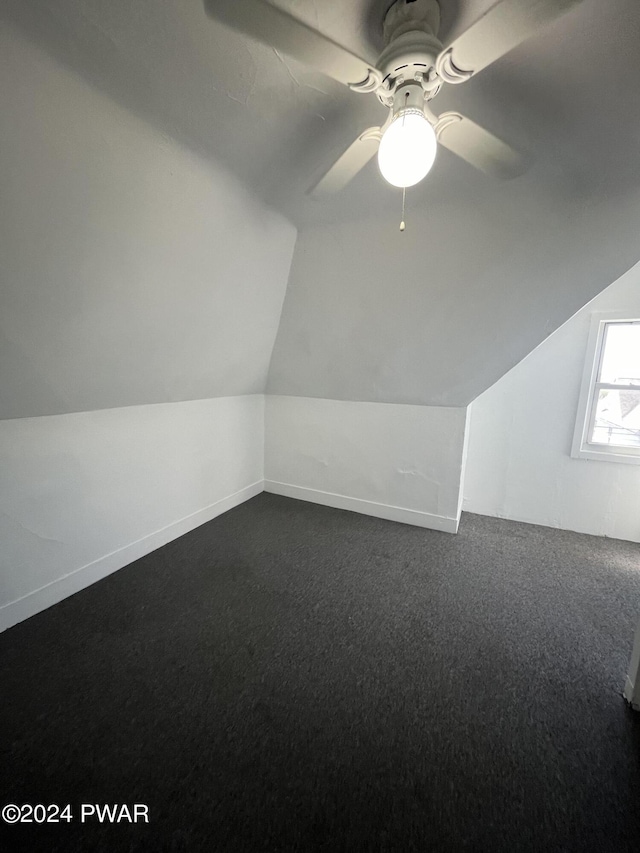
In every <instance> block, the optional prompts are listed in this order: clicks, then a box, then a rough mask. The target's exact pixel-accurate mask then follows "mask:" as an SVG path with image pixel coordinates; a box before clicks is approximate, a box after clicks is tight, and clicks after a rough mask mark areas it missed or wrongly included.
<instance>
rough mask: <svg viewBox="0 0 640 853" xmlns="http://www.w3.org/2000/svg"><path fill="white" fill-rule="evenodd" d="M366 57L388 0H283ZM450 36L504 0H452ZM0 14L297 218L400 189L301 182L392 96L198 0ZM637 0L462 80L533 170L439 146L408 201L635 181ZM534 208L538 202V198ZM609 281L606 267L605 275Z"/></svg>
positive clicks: (380, 212)
mask: <svg viewBox="0 0 640 853" xmlns="http://www.w3.org/2000/svg"><path fill="white" fill-rule="evenodd" d="M278 5H281V6H283V7H285V8H288V9H290V10H291V11H292V12H293V13H294V14H296V15H297V16H299V17H300V18H301V19H303V20H305V21H307V22H309V23H311V24H312V25H313V26H314V27H317V28H318V29H320V30H321V31H322V32H324V33H327V34H328V35H330V36H331V37H333V38H334V39H335V40H336V41H339V42H341V43H343V44H344V45H345V46H347V47H349V48H350V49H352V50H353V51H354V52H356V53H359V54H361V55H364V56H365V58H370V59H375V57H376V56H377V54H378V53H379V51H380V49H381V47H382V38H381V21H382V16H383V14H384V11H385V9H386V7H387V6H388V5H389V0H322V2H321V0H278ZM441 5H442V17H443V23H442V28H441V32H440V37H441V39H442V40H443V41H444V42H445V43H446V41H447V38H449V37H452V36H453V35H455V34H456V33H457V32H461V31H463V30H464V29H465V28H466V27H467V26H468V25H469V24H470V23H472V22H473V20H474V19H475V18H477V17H478V16H479V15H480V14H481V13H482V12H483V11H484V10H485V9H486V8H488V7H489V6H491V5H493V0H441ZM0 14H1V15H2V17H3V18H4V19H6V20H7V21H9V22H10V23H13V24H14V25H17V26H18V27H20V28H21V29H22V30H23V31H24V32H25V33H26V34H27V35H28V37H29V38H30V39H32V40H34V41H36V42H37V43H38V44H39V45H40V46H41V47H43V48H44V49H45V50H46V51H47V52H49V53H50V54H52V55H53V56H54V57H56V58H57V59H58V60H59V61H61V62H63V63H64V64H65V65H67V66H70V67H72V68H73V69H74V70H75V71H77V72H79V73H80V74H81V75H82V76H83V78H85V79H86V80H88V81H89V82H90V83H92V84H93V85H94V86H96V87H98V88H99V89H100V90H102V91H103V92H106V93H107V94H108V95H109V96H111V97H112V98H113V99H115V100H116V101H117V102H119V103H120V104H122V105H124V106H125V107H127V108H128V109H130V110H132V111H134V112H135V113H136V114H138V115H139V116H141V117H143V118H145V119H146V120H147V121H149V122H150V123H152V124H153V125H154V126H155V127H156V128H158V129H159V130H160V131H161V132H162V133H163V134H165V135H167V136H170V137H172V138H174V139H176V140H178V141H179V142H181V143H184V144H186V145H187V146H189V147H191V148H192V149H193V150H195V151H196V152H198V153H199V154H202V155H204V156H206V157H209V158H213V159H215V160H216V161H217V162H218V163H222V164H223V165H224V166H226V167H227V168H228V169H230V170H232V171H233V172H235V173H236V174H238V175H239V176H240V177H241V178H242V180H243V181H244V182H245V183H246V184H248V185H249V186H250V188H251V189H253V190H254V191H255V192H256V193H257V194H258V195H259V196H260V197H262V198H263V199H264V200H266V201H267V202H268V203H269V204H271V205H273V206H275V207H277V208H278V209H279V210H280V211H282V212H283V213H285V215H287V216H288V217H289V218H290V219H291V220H292V221H293V222H294V223H295V224H297V225H298V226H304V225H305V224H308V223H314V222H315V223H319V222H335V221H336V220H338V221H340V220H359V219H369V218H371V217H372V216H374V215H375V216H376V217H378V216H385V217H388V216H390V215H391V214H393V215H395V213H396V212H397V211H398V209H399V193H398V191H395V190H393V189H392V188H390V187H389V186H388V185H386V184H385V183H384V181H383V180H382V178H381V177H380V176H379V174H378V172H377V169H376V166H375V163H372V164H369V166H367V167H366V168H365V169H364V170H363V172H362V173H361V174H360V175H359V176H358V177H357V178H356V180H354V181H353V183H352V184H351V185H350V186H348V187H347V188H346V189H345V190H344V191H343V192H341V193H340V194H338V195H336V196H333V197H330V198H328V199H324V200H322V201H318V200H316V199H313V198H311V197H309V196H308V195H307V194H306V192H305V190H306V188H307V187H308V186H310V185H311V184H312V183H313V182H314V180H316V179H317V178H318V177H319V176H320V175H321V174H322V172H323V171H324V170H325V169H326V168H327V167H328V166H329V165H330V164H331V163H332V162H333V160H334V159H335V158H336V157H337V156H338V155H339V154H340V153H341V151H342V150H343V149H344V148H345V147H346V146H347V145H348V144H349V143H350V142H351V141H352V140H353V139H354V138H355V136H356V135H357V134H358V133H359V132H360V131H361V130H362V129H364V128H365V127H367V126H369V125H371V124H379V123H380V122H381V121H382V120H383V119H384V109H383V108H382V107H381V106H380V104H379V103H378V102H377V101H376V99H375V97H373V96H371V95H369V96H363V95H357V94H354V93H352V92H350V91H349V90H347V89H346V88H343V87H341V86H340V85H339V84H337V83H335V82H333V81H331V80H329V79H327V78H325V77H323V76H322V75H320V74H318V73H316V72H314V71H313V70H310V69H308V68H305V67H304V66H301V65H300V64H298V63H296V62H295V61H293V60H290V59H288V58H287V57H286V56H281V55H277V54H276V53H275V52H274V51H273V50H272V49H270V48H268V47H265V46H264V45H261V44H258V43H256V42H254V41H252V40H250V39H247V38H245V37H243V36H240V35H238V34H237V33H235V32H233V31H230V30H227V29H226V28H225V27H223V26H222V25H221V24H217V23H215V22H214V21H211V20H210V19H209V18H207V16H206V15H205V13H204V10H203V6H202V2H201V0H136V2H135V3H131V0H108V2H107V0H31V2H29V3H24V2H23V0H2V2H1V3H0ZM639 39H640V4H639V3H637V0H609V2H606V3H603V2H602V0H583V2H582V3H581V4H580V5H579V6H578V7H576V8H575V9H573V10H572V11H570V12H569V13H567V14H566V15H565V16H564V17H563V18H561V19H560V20H558V21H557V22H556V23H555V24H553V25H551V26H550V27H548V28H546V29H545V30H544V31H542V32H541V33H540V35H539V36H537V37H535V38H533V39H531V40H529V41H528V42H527V43H525V44H524V45H522V46H521V47H519V48H518V49H516V50H515V51H513V52H512V53H510V54H509V55H507V56H505V57H503V59H502V60H500V61H499V62H497V63H495V64H494V65H493V66H492V67H490V68H489V69H486V70H485V71H483V72H482V73H481V74H479V75H478V76H477V77H476V78H474V79H473V80H471V81H469V82H468V83H466V84H465V85H463V86H458V87H452V86H449V87H445V90H444V91H443V92H442V93H441V94H440V95H439V96H438V98H437V100H436V101H435V104H434V106H435V108H436V112H442V111H444V110H446V109H451V108H455V109H459V110H460V111H461V112H463V113H465V114H466V115H468V116H469V117H470V118H472V119H474V120H476V121H478V122H479V123H482V124H484V125H485V126H486V127H487V128H489V129H490V130H492V131H494V132H496V133H497V134H498V135H501V136H503V138H504V139H505V140H507V141H508V142H510V143H511V144H513V145H514V146H516V147H518V148H520V149H522V150H524V151H525V152H527V153H528V154H529V155H530V156H531V158H532V166H531V168H530V170H529V172H528V173H527V174H525V175H524V176H522V177H521V178H518V179H516V180H514V181H510V182H506V183H501V182H499V181H496V180H494V179H490V178H487V177H485V176H484V175H482V174H480V173H478V172H476V171H475V170H474V169H472V168H471V167H470V166H468V165H467V164H465V163H463V162H462V161H460V160H458V159H457V158H456V157H455V156H454V155H452V154H450V153H449V152H448V151H445V150H441V151H440V152H439V154H438V159H437V162H436V165H435V167H434V169H433V172H432V173H431V174H430V175H429V177H428V178H427V180H425V181H424V182H423V183H422V184H421V185H420V186H419V187H418V188H416V189H415V190H412V191H410V192H409V193H408V202H409V209H410V210H411V207H412V206H413V208H414V209H419V208H423V207H426V206H429V208H433V207H434V206H437V205H439V204H443V203H446V205H447V207H448V208H449V209H450V208H451V205H455V204H461V205H465V204H468V203H469V200H470V199H472V200H473V202H474V204H476V205H482V206H492V207H495V206H498V207H499V206H501V205H502V204H503V203H504V202H505V200H509V202H513V201H517V203H518V204H522V205H525V206H526V205H527V204H529V203H531V204H533V205H534V206H535V209H543V208H544V206H545V205H548V206H553V207H554V209H564V208H565V207H566V208H567V209H571V208H572V207H573V206H574V205H578V206H580V205H583V204H584V202H585V199H592V198H593V197H594V194H595V195H597V196H598V197H600V196H602V197H607V198H615V197H616V195H617V194H618V193H625V192H628V191H629V190H630V188H631V187H632V186H634V187H635V186H637V185H638V183H640V169H638V151H639V150H640V87H638V85H637V80H638V79H639V78H640V51H639V50H638V47H637V46H638V40H639ZM532 209H533V208H532ZM607 283H609V282H607Z"/></svg>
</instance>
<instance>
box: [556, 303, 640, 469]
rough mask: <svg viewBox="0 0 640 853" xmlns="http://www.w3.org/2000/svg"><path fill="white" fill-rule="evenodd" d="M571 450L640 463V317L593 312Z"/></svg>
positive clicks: (586, 455) (591, 456)
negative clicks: (619, 317)
mask: <svg viewBox="0 0 640 853" xmlns="http://www.w3.org/2000/svg"><path fill="white" fill-rule="evenodd" d="M571 455H572V456H575V457H582V458H586V459H609V460H611V461H616V462H633V463H636V464H640V319H637V320H631V319H626V318H625V319H617V318H615V319H614V318H612V317H611V316H610V315H609V316H608V317H607V318H603V317H602V316H599V315H594V317H593V322H592V326H591V335H590V337H589V347H588V349H587V363H586V365H585V372H584V377H583V382H582V390H581V394H580V403H579V406H578V419H577V422H576V430H575V435H574V440H573V449H572V454H571Z"/></svg>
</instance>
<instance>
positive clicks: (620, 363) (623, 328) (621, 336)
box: [600, 323, 640, 387]
mask: <svg viewBox="0 0 640 853" xmlns="http://www.w3.org/2000/svg"><path fill="white" fill-rule="evenodd" d="M600 382H607V383H613V384H617V383H620V384H623V385H636V384H637V385H638V386H639V387H640V323H608V324H607V332H606V336H605V340H604V353H603V356H602V363H601V365H600Z"/></svg>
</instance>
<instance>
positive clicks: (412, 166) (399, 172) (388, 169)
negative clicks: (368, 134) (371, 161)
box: [378, 110, 438, 187]
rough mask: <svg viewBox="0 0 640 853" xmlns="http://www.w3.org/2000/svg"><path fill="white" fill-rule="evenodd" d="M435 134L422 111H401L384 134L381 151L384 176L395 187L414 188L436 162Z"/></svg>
mask: <svg viewBox="0 0 640 853" xmlns="http://www.w3.org/2000/svg"><path fill="white" fill-rule="evenodd" d="M437 148H438V142H437V140H436V134H435V131H434V129H433V128H432V127H431V125H430V124H429V122H428V121H427V119H426V118H425V117H424V115H423V113H422V112H420V111H419V110H406V111H404V112H401V113H400V115H398V116H397V117H396V118H395V119H394V120H393V121H392V122H391V124H390V125H389V127H388V128H387V129H386V131H385V132H384V135H383V137H382V140H381V141H380V147H379V148H378V166H379V167H380V171H381V173H382V177H383V178H384V179H385V180H386V181H388V182H389V183H390V184H392V185H393V186H394V187H412V186H413V185H414V184H417V183H418V182H419V181H421V180H422V179H423V178H424V177H425V175H427V173H428V172H429V170H430V169H431V167H432V166H433V163H434V160H435V159H436V150H437Z"/></svg>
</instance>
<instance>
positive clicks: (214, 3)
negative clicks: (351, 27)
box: [204, 0, 382, 92]
mask: <svg viewBox="0 0 640 853" xmlns="http://www.w3.org/2000/svg"><path fill="white" fill-rule="evenodd" d="M204 5H205V9H206V11H207V14H208V15H209V17H210V18H213V19H215V20H217V21H221V22H222V23H223V24H226V25H227V26H229V27H232V28H233V29H234V30H239V31H240V32H242V33H245V34H246V35H248V36H252V37H253V38H255V39H257V40H258V41H261V42H262V43H263V44H266V45H269V46H270V47H272V48H274V49H275V50H278V51H282V53H286V54H287V55H288V56H291V57H293V58H294V59H297V60H298V61H299V62H302V63H304V64H305V65H309V66H311V67H313V68H315V69H317V70H318V71H321V72H322V73H323V74H326V75H327V76H328V77H332V78H333V79H334V80H337V81H338V82H339V83H344V84H345V85H346V86H350V87H351V88H354V89H356V90H358V91H363V92H367V91H375V89H376V88H377V87H378V86H379V85H380V83H381V82H382V74H381V73H380V71H378V70H377V69H376V68H375V66H374V65H372V64H370V63H369V62H367V61H366V60H364V59H360V57H358V56H355V55H354V54H353V53H351V52H350V51H348V50H346V48H344V47H341V46H340V45H339V44H336V43H335V42H334V41H332V40H331V39H329V38H327V37H326V36H324V35H322V33H319V32H317V30H313V29H311V27H308V26H307V25H306V24H304V23H302V21H299V20H298V19H297V18H294V17H293V15H290V14H289V13H288V12H285V11H283V10H282V9H279V8H278V7H277V6H272V5H271V4H270V3H267V2H265V0H204Z"/></svg>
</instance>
